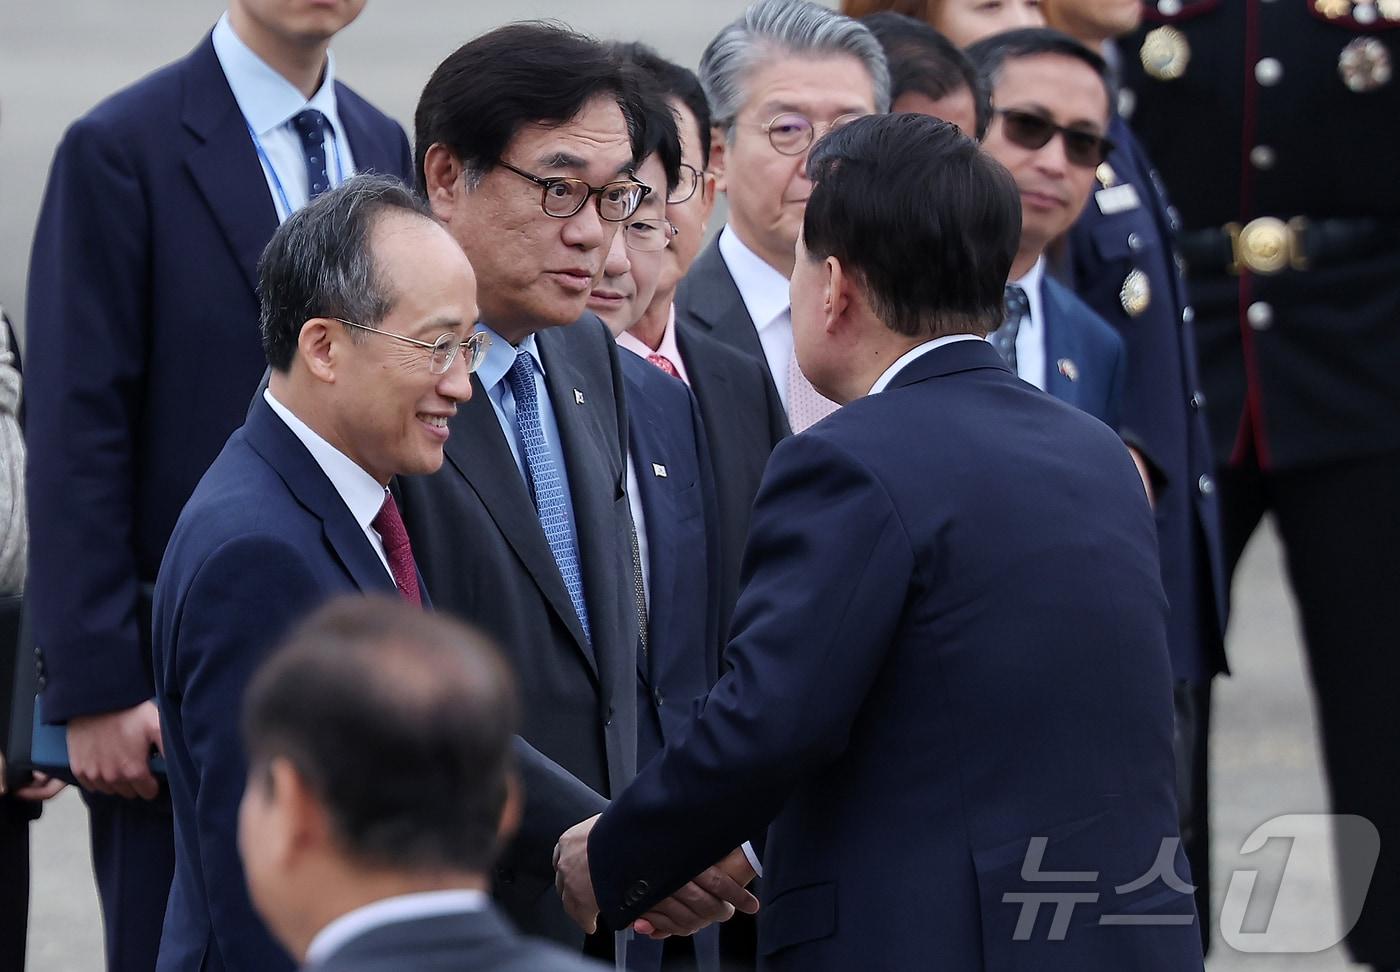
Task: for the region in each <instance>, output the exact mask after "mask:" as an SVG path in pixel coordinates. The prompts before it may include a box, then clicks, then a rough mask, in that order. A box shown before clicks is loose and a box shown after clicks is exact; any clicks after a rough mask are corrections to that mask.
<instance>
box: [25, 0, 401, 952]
mask: <svg viewBox="0 0 1400 972" xmlns="http://www.w3.org/2000/svg"><path fill="white" fill-rule="evenodd" d="M363 7H364V0H338V2H332V3H317V4H312V3H309V2H307V0H230V3H229V6H228V13H227V14H226V15H225V16H223V17H222V18H220V20H219V22H218V24H217V25H216V26H215V27H214V29H213V30H212V32H211V33H210V34H209V35H207V36H206V37H205V38H204V40H203V41H201V42H200V44H199V45H198V46H197V47H196V48H195V49H194V51H192V52H191V53H190V54H189V55H188V56H187V57H185V58H183V59H182V60H179V61H177V62H175V63H174V64H171V65H169V66H167V67H165V68H162V69H161V70H159V71H157V72H155V73H154V74H152V75H151V76H149V77H147V78H145V79H143V80H141V81H138V82H136V83H135V84H133V85H131V86H130V87H128V88H126V89H124V90H122V91H120V92H118V93H117V94H115V95H113V96H112V97H111V98H109V99H107V100H106V101H104V102H102V103H101V104H99V105H98V106H97V107H95V108H94V109H92V111H90V112H89V113H88V114H86V115H84V116H83V117H82V118H80V119H79V120H78V121H77V122H75V123H74V124H73V125H72V127H71V128H69V130H68V131H67V133H66V134H65V135H64V137H63V141H62V143H61V144H60V145H59V147H58V150H57V153H56V155H55V157H54V162H53V169H52V172H51V174H50V177H49V185H48V190H47V193H46V195H45V198H44V204H43V208H42V209H41V211H40V216H39V225H38V230H37V233H36V235H35V239H34V250H33V256H32V261H31V264H30V278H29V310H28V322H27V336H28V344H27V346H26V348H25V352H26V356H25V357H26V360H25V365H26V368H27V372H28V373H27V375H26V378H27V381H26V393H27V401H26V408H27V417H26V423H27V431H28V442H29V471H28V490H29V502H30V526H31V530H32V542H33V547H32V551H33V555H32V558H31V561H30V573H29V585H28V591H27V594H28V603H27V606H28V608H29V609H30V611H31V618H32V624H33V630H34V634H35V640H36V642H37V645H38V647H39V649H40V650H41V652H42V657H43V666H44V667H43V676H42V682H41V689H42V694H43V706H44V716H45V718H46V719H47V720H48V721H50V722H55V723H66V724H67V727H68V748H69V755H70V758H71V761H72V768H73V772H74V774H75V775H76V777H77V779H78V781H79V782H80V783H81V784H82V786H83V795H84V799H85V800H86V801H87V804H88V808H89V814H90V818H91V828H92V849H93V864H94V869H95V871H96V875H97V884H98V890H99V892H100V894H101V900H102V908H103V924H104V926H105V930H106V946H107V948H106V951H107V955H106V958H107V964H108V967H109V968H110V969H112V970H113V972H122V970H125V969H132V970H137V972H147V970H149V969H150V968H151V966H152V965H153V964H154V962H155V955H156V949H157V946H158V943H159V939H160V928H161V921H162V917H163V915H164V913H165V900H166V893H167V891H168V890H169V886H170V873H171V867H172V866H173V853H172V843H171V829H170V828H171V822H170V808H169V801H168V798H167V797H166V795H165V794H164V793H163V792H161V790H160V787H159V783H158V781H157V779H156V778H155V777H154V776H153V775H152V774H151V772H150V770H149V769H148V766H147V757H148V755H149V753H150V750H151V747H152V745H153V744H154V743H155V741H156V740H157V739H158V738H159V736H160V726H159V723H158V720H157V715H156V707H155V705H154V703H153V702H152V701H151V695H152V687H151V666H150V652H151V649H150V636H149V632H150V612H151V600H150V598H151V586H152V585H153V584H154V582H155V579H156V571H157V569H158V567H159V565H160V560H161V555H162V554H163V553H164V551H165V546H166V542H167V540H168V539H169V537H170V531H171V529H172V528H173V527H174V525H175V520H176V517H178V516H179V513H180V509H181V507H183V506H184V504H185V501H186V500H187V499H188V498H189V496H190V493H191V492H193V490H194V487H195V483H196V482H198V481H199V477H200V476H201V475H203V473H204V471H205V469H206V468H208V466H209V464H210V463H211V462H212V461H213V460H214V457H215V456H216V455H218V453H219V450H220V449H221V448H222V447H223V444H224V441H225V440H226V439H227V438H228V436H229V434H230V433H232V432H233V430H234V429H236V428H238V426H239V425H241V424H242V422H243V418H244V414H245V412H246V411H247V408H248V401H249V399H250V398H251V397H252V394H253V390H254V389H255V388H256V387H257V384H258V377H259V375H261V374H262V371H263V368H264V367H265V364H266V363H265V361H264V360H263V355H262V350H261V347H260V346H259V342H258V330H257V320H258V304H257V298H256V295H255V293H254V289H255V286H256V283H257V271H256V264H257V260H258V255H259V254H260V253H261V252H262V249H263V246H264V245H265V244H266V243H267V241H268V239H269V238H270V237H271V236H272V232H273V230H274V229H276V228H277V225H278V223H279V222H280V221H281V220H283V219H285V218H286V217H287V216H288V215H289V214H290V213H291V212H292V211H293V210H295V209H297V208H298V207H300V206H302V205H304V204H305V202H306V201H307V199H308V198H310V197H313V196H315V195H316V194H317V193H319V192H322V191H324V190H325V189H326V188H327V186H330V185H335V184H338V183H339V182H341V181H343V180H344V179H345V178H347V177H348V176H350V175H353V174H354V173H356V172H368V171H376V172H382V173H389V174H393V175H396V176H400V177H405V178H406V177H407V176H408V174H409V172H410V171H411V157H410V154H409V148H408V140H407V139H406V138H405V137H404V133H403V130H402V129H401V128H400V127H399V126H398V125H397V124H396V123H395V122H393V121H392V120H391V119H389V118H388V117H387V116H385V115H384V114H382V113H381V112H379V111H378V110H376V109H375V108H374V107H373V106H371V105H370V104H368V103H367V102H366V101H364V100H363V99H362V98H360V97H359V96H358V95H356V94H355V93H354V92H353V91H351V90H350V89H349V88H348V87H346V86H345V85H344V84H343V83H341V82H340V81H339V80H337V75H338V72H337V70H336V69H337V66H338V65H337V64H336V62H335V59H334V58H333V57H332V55H331V54H330V51H329V46H330V42H331V38H332V37H334V36H335V34H336V33H337V32H338V31H340V30H341V29H342V28H344V27H345V26H347V25H348V24H350V23H351V22H352V21H353V20H354V19H355V18H356V17H357V16H358V15H359V13H360V11H361V10H362V9H363ZM77 348H83V349H85V353H81V354H79V353H75V349H77Z"/></svg>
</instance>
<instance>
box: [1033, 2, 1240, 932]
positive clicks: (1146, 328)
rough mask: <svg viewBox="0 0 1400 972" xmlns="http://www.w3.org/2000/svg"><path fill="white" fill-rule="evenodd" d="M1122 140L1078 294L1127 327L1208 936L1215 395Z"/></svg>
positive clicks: (1189, 835) (1217, 651)
mask: <svg viewBox="0 0 1400 972" xmlns="http://www.w3.org/2000/svg"><path fill="white" fill-rule="evenodd" d="M1044 10H1045V16H1046V18H1047V19H1048V20H1049V21H1050V23H1051V25H1052V26H1054V27H1056V28H1058V29H1060V30H1063V31H1065V32H1066V33H1068V34H1070V35H1071V36H1073V37H1074V38H1075V39H1076V40H1079V41H1080V42H1082V43H1083V44H1085V45H1086V46H1088V47H1090V48H1092V49H1094V50H1104V51H1106V49H1107V48H1108V47H1109V46H1110V45H1111V44H1112V42H1113V39H1114V38H1117V37H1119V36H1121V35H1124V34H1127V33H1129V32H1131V31H1132V30H1134V29H1135V28H1136V27H1137V25H1138V22H1139V21H1140V20H1141V19H1142V5H1141V4H1139V3H1124V2H1120V0H1054V2H1053V3H1050V2H1048V0H1047V2H1046V3H1045V4H1044ZM1108 133H1109V137H1110V138H1112V139H1113V145H1114V147H1113V150H1112V151H1111V152H1109V154H1108V159H1107V161H1106V162H1105V163H1104V164H1103V165H1102V166H1100V167H1099V168H1098V169H1097V170H1095V182H1094V195H1093V199H1092V200H1091V201H1090V203H1089V205H1087V206H1085V207H1084V213H1083V215H1081V216H1080V217H1079V220H1078V222H1076V223H1075V224H1074V228H1073V229H1072V230H1071V231H1070V235H1069V251H1070V252H1069V261H1068V267H1069V271H1070V274H1069V276H1070V280H1071V282H1072V284H1073V286H1074V289H1075V292H1076V293H1078V294H1079V296H1080V297H1082V298H1083V299H1084V301H1085V302H1086V303H1087V304H1088V305H1089V306H1090V307H1092V308H1093V309H1094V310H1095V311H1097V312H1098V313H1099V314H1101V315H1102V316H1103V319H1104V320H1105V321H1107V322H1108V323H1109V324H1110V325H1112V326H1113V328H1114V330H1116V331H1117V332H1118V333H1119V335H1121V336H1122V338H1123V342H1124V345H1125V348H1126V352H1127V359H1126V360H1127V369H1128V378H1127V381H1126V383H1125V385H1124V389H1123V415H1122V423H1121V426H1120V432H1121V433H1122V435H1123V437H1124V439H1125V440H1126V441H1127V442H1129V444H1130V445H1131V446H1132V447H1133V449H1134V450H1135V452H1136V453H1137V454H1138V456H1139V457H1140V460H1141V461H1142V462H1143V463H1144V464H1145V466H1146V468H1147V469H1148V470H1149V471H1150V473H1151V487H1152V494H1153V502H1154V506H1155V507H1156V511H1157V542H1158V548H1159V550H1160V552H1161V559H1162V585H1163V586H1164V587H1165V588H1166V591H1167V600H1168V601H1169V602H1170V603H1171V605H1172V612H1171V615H1170V616H1169V618H1168V623H1167V644H1168V645H1169V647H1170V648H1171V654H1172V671H1173V673H1174V675H1175V678H1176V715H1177V720H1176V725H1177V731H1176V747H1177V766H1178V773H1177V804H1178V806H1179V808H1180V812H1181V839H1182V842H1183V843H1184V844H1185V846H1186V856H1187V858H1188V859H1189V860H1190V861H1191V871H1192V873H1193V874H1195V876H1196V910H1197V911H1198V912H1199V913H1200V916H1201V933H1202V936H1203V937H1204V939H1205V941H1206V943H1207V945H1209V941H1210V920H1211V906H1210V843H1209V829H1208V827H1209V824H1208V817H1207V813H1206V807H1207V802H1206V801H1207V794H1208V789H1207V784H1208V780H1209V777H1208V774H1207V772H1206V769H1207V762H1206V757H1207V754H1208V745H1207V741H1208V740H1207V735H1208V729H1209V724H1210V684H1211V678H1212V676H1214V675H1215V674H1216V673H1218V672H1222V671H1224V670H1225V643H1224V642H1225V638H1224V635H1225V628H1224V625H1225V609H1226V598H1227V588H1226V581H1225V567H1224V552H1223V548H1222V546H1221V535H1220V504H1219V497H1218V496H1217V494H1216V484H1215V481H1214V477H1213V475H1212V473H1213V472H1214V470H1213V468H1212V453H1211V441H1210V433H1209V430H1208V428H1207V426H1206V411H1205V397H1204V396H1203V395H1202V394H1201V392H1200V391H1199V389H1200V388H1201V384H1200V378H1199V374H1198V369H1197V364H1196V361H1197V359H1196V341H1195V328H1194V319H1195V311H1194V309H1193V308H1192V307H1191V306H1190V305H1189V304H1188V303H1187V294H1186V284H1185V281H1184V279H1183V278H1182V275H1181V272H1180V270H1179V269H1178V267H1177V263H1176V261H1175V252H1174V250H1173V246H1172V236H1173V234H1174V232H1175V230H1176V228H1177V226H1178V225H1179V224H1178V217H1177V215H1176V211H1175V209H1173V208H1172V207H1171V205H1170V204H1169V203H1168V201H1167V198H1166V196H1165V195H1164V193H1163V192H1162V191H1161V188H1160V187H1161V185H1162V183H1161V181H1160V180H1159V179H1158V178H1157V176H1156V173H1155V172H1154V171H1153V168H1152V163H1151V161H1150V160H1149V159H1148V158H1147V155H1146V153H1145V152H1144V150H1143V148H1142V146H1141V145H1140V144H1139V143H1138V140H1137V138H1136V137H1135V136H1134V135H1133V132H1132V130H1131V129H1130V128H1129V127H1128V124H1127V122H1125V121H1124V120H1123V118H1122V117H1121V116H1120V115H1119V114H1118V112H1117V111H1115V112H1114V113H1113V120H1112V122H1110V124H1109V129H1108Z"/></svg>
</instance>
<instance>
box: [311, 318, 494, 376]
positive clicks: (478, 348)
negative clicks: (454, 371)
mask: <svg viewBox="0 0 1400 972" xmlns="http://www.w3.org/2000/svg"><path fill="white" fill-rule="evenodd" d="M331 320H333V321H339V322H340V323H342V324H344V325H345V326H346V327H358V328H359V329H360V330H362V331H370V332H372V333H374V334H383V335H384V336H385V337H391V338H395V339H397V340H399V341H406V342H408V343H409V344H413V345H417V346H418V347H420V348H427V349H428V350H429V351H430V352H431V353H430V354H429V356H428V371H430V372H432V373H433V374H435V375H443V374H446V373H447V369H448V368H451V367H452V362H454V361H456V360H457V352H458V351H463V350H465V351H466V352H467V359H466V360H467V373H468V374H471V373H472V372H473V371H476V369H478V368H480V367H481V363H482V362H483V361H485V360H486V352H487V351H488V350H490V348H491V335H489V334H487V333H486V332H485V331H473V332H472V333H471V334H470V335H468V336H467V339H466V340H465V341H458V340H457V335H455V334H453V333H452V332H451V331H448V332H446V333H444V334H443V335H441V336H440V337H439V338H438V339H437V340H436V341H433V342H432V343H429V342H427V341H420V340H418V339H417V338H411V337H408V336H407V335H405V334H395V333H394V332H393V331H383V330H380V329H379V328H377V327H370V326H369V325H368V324H356V323H355V322H354V321H347V320H346V319H345V318H343V317H332V318H331Z"/></svg>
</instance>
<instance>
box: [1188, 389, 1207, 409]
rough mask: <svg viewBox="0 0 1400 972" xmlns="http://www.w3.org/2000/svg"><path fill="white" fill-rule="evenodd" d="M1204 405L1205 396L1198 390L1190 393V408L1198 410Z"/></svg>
mask: <svg viewBox="0 0 1400 972" xmlns="http://www.w3.org/2000/svg"><path fill="white" fill-rule="evenodd" d="M1205 407H1206V396H1205V395H1203V394H1201V393H1200V392H1192V393H1191V410H1192V411H1195V412H1199V411H1200V410H1201V409H1203V408H1205Z"/></svg>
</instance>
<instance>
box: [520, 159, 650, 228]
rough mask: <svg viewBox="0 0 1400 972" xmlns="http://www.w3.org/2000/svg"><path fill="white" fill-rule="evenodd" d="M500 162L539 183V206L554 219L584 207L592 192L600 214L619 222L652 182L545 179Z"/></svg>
mask: <svg viewBox="0 0 1400 972" xmlns="http://www.w3.org/2000/svg"><path fill="white" fill-rule="evenodd" d="M497 164H498V165H500V166H501V168H503V169H508V170H510V171H511V172H514V173H515V174H516V175H518V176H520V177H521V178H522V179H529V180H530V181H531V182H533V183H534V184H535V185H537V186H539V187H540V208H541V209H543V210H544V213H545V215H546V216H553V217H554V218H555V219H568V218H569V217H570V216H572V215H574V214H575V213H577V212H578V211H579V210H580V209H582V208H583V207H584V204H585V203H587V202H588V199H589V197H590V196H597V197H598V200H597V205H598V215H599V216H600V217H602V218H603V219H605V220H607V221H608V222H609V223H620V222H622V221H623V220H625V219H627V218H628V217H629V216H631V215H632V214H633V213H635V212H636V211H637V207H638V206H640V205H641V204H642V200H643V199H645V198H646V197H647V196H649V195H650V194H651V186H648V185H644V184H642V183H640V182H638V181H637V180H635V179H619V180H618V181H617V182H609V183H608V184H607V185H605V186H590V185H589V184H588V183H587V182H584V181H583V180H582V179H569V178H564V177H554V178H549V179H546V178H544V177H543V176H537V175H534V174H533V173H530V172H526V171H525V170H524V169H518V168H516V167H515V166H513V165H511V164H510V163H509V162H506V161H505V160H504V159H503V160H501V161H500V162H499V163H497Z"/></svg>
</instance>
